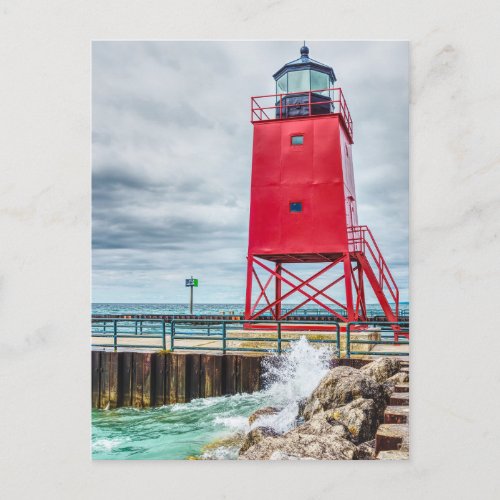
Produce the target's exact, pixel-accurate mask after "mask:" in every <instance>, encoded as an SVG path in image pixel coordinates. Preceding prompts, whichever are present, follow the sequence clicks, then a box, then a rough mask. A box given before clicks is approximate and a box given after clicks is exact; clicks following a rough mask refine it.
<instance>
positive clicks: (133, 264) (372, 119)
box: [92, 42, 408, 303]
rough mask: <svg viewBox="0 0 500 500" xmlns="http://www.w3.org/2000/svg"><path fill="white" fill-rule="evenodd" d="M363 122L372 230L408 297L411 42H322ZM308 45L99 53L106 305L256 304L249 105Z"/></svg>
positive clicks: (96, 183)
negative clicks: (250, 290)
mask: <svg viewBox="0 0 500 500" xmlns="http://www.w3.org/2000/svg"><path fill="white" fill-rule="evenodd" d="M308 45H309V47H310V50H311V56H312V57H313V58H315V59H317V60H320V61H322V62H325V63H327V64H331V65H332V66H333V67H334V70H335V73H336V75H337V78H338V79H339V82H338V83H339V84H340V85H341V86H342V87H343V89H344V93H345V95H346V98H347V100H348V103H349V106H350V109H351V113H352V115H353V119H354V127H355V144H354V149H353V158H354V165H355V178H356V190H357V199H358V212H359V219H360V222H362V223H363V224H367V225H369V226H370V227H371V228H372V231H373V232H374V234H375V236H376V238H377V240H378V242H379V245H380V247H381V249H382V251H383V253H384V255H385V256H386V258H387V260H388V262H389V265H390V267H391V268H392V269H393V270H394V274H395V275H396V276H397V279H398V281H399V282H400V283H401V284H402V287H401V288H402V296H403V298H405V297H406V295H407V282H408V71H407V67H408V52H407V44H406V43H402V42H311V43H309V44H308ZM299 47H300V43H299V42H94V44H93V51H92V58H93V73H92V74H93V76H92V79H93V82H92V112H93V133H92V169H93V179H92V186H93V214H92V217H93V231H92V233H93V300H94V301H95V302H108V301H109V302H120V301H123V302H133V301H137V302H183V301H185V299H186V297H185V296H184V295H185V290H184V287H183V279H184V277H186V276H189V275H191V274H194V275H196V276H199V277H200V280H201V283H202V284H203V285H204V286H201V287H200V288H199V290H197V293H198V300H199V301H201V302H231V303H235V302H243V301H244V292H245V274H246V273H245V256H246V246H247V230H248V206H249V184H250V168H251V147H252V127H251V124H250V123H249V119H250V113H249V97H250V96H251V95H259V94H267V93H273V92H274V81H273V79H272V74H273V73H274V72H275V71H276V70H277V69H279V67H281V65H282V64H284V63H285V62H287V61H289V60H291V59H294V58H295V57H296V56H297V54H298V49H299Z"/></svg>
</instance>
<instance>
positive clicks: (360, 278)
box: [358, 265, 368, 321]
mask: <svg viewBox="0 0 500 500" xmlns="http://www.w3.org/2000/svg"><path fill="white" fill-rule="evenodd" d="M363 279H364V275H363V268H362V267H361V266H359V265H358V286H359V298H360V307H361V320H362V321H366V320H367V316H368V315H367V314H366V301H365V284H364V281H363Z"/></svg>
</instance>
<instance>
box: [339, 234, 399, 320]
mask: <svg viewBox="0 0 500 500" xmlns="http://www.w3.org/2000/svg"><path fill="white" fill-rule="evenodd" d="M349 252H350V253H351V255H352V256H353V257H354V258H355V259H356V260H357V261H358V263H359V265H360V266H361V267H362V269H363V272H364V274H365V276H366V278H367V279H368V281H369V283H370V285H371V287H372V289H373V292H374V293H375V296H376V297H377V299H378V301H379V304H380V306H381V307H382V310H383V311H384V314H385V316H386V318H387V320H388V321H391V322H393V321H398V313H399V290H398V287H397V285H396V281H395V280H394V278H393V276H392V274H391V271H390V270H389V267H388V266H387V263H386V261H385V259H384V257H383V256H382V252H381V251H380V249H379V247H378V245H377V242H376V241H375V238H374V237H373V234H372V233H371V231H370V229H369V228H368V227H367V226H352V227H351V228H349ZM391 303H393V304H394V306H392V305H391Z"/></svg>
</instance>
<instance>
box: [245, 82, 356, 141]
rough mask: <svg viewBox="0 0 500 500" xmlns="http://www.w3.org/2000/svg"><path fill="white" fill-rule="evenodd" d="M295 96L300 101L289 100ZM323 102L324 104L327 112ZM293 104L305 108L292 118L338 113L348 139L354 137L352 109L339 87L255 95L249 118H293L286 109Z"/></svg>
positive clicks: (257, 120) (260, 120) (263, 119)
mask: <svg viewBox="0 0 500 500" xmlns="http://www.w3.org/2000/svg"><path fill="white" fill-rule="evenodd" d="M294 97H295V98H302V101H301V102H292V103H289V102H288V101H289V100H290V99H291V98H294ZM325 106H327V111H326V112H325ZM292 108H294V109H297V108H304V112H303V113H302V114H300V115H297V116H294V118H303V117H305V116H321V115H340V117H341V118H342V121H343V122H344V125H345V127H346V129H347V132H348V133H349V135H350V136H351V139H352V137H353V125H352V118H351V113H350V111H349V107H348V106H347V102H346V100H345V97H344V94H343V92H342V89H341V88H328V89H316V90H310V91H307V90H306V91H301V92H286V93H283V94H268V95H260V96H254V97H252V98H251V122H252V123H255V122H262V121H269V120H282V119H292V117H291V116H290V113H289V110H290V109H292Z"/></svg>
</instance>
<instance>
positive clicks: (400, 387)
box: [394, 384, 410, 392]
mask: <svg viewBox="0 0 500 500" xmlns="http://www.w3.org/2000/svg"><path fill="white" fill-rule="evenodd" d="M394 392H410V384H398V385H395V386H394Z"/></svg>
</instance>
